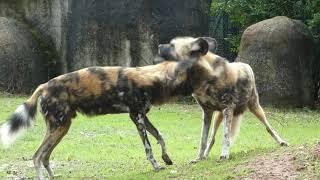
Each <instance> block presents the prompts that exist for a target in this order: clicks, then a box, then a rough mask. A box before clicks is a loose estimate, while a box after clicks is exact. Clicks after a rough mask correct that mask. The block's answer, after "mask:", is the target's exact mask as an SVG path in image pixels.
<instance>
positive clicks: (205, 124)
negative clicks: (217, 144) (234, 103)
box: [191, 108, 213, 163]
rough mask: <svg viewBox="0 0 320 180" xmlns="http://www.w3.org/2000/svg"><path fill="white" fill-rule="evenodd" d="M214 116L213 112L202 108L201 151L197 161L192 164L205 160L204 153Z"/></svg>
mask: <svg viewBox="0 0 320 180" xmlns="http://www.w3.org/2000/svg"><path fill="white" fill-rule="evenodd" d="M212 114H213V111H212V110H209V109H204V108H202V130H201V142H200V149H199V153H198V157H197V158H196V159H195V160H192V161H191V163H196V162H198V161H200V160H203V159H205V157H204V152H205V149H206V147H207V141H208V133H209V130H210V126H211V119H212Z"/></svg>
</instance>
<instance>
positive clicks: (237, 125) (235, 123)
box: [230, 114, 242, 145]
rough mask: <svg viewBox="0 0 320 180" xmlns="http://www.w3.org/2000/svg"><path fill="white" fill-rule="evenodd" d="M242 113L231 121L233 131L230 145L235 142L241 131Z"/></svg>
mask: <svg viewBox="0 0 320 180" xmlns="http://www.w3.org/2000/svg"><path fill="white" fill-rule="evenodd" d="M241 119H242V114H240V115H238V116H234V117H233V119H232V122H231V132H230V145H232V144H233V143H234V141H235V140H236V138H237V136H238V134H239V132H240V124H241Z"/></svg>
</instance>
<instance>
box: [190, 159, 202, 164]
mask: <svg viewBox="0 0 320 180" xmlns="http://www.w3.org/2000/svg"><path fill="white" fill-rule="evenodd" d="M199 161H200V159H198V158H197V159H194V160H191V161H190V164H196V163H198V162H199Z"/></svg>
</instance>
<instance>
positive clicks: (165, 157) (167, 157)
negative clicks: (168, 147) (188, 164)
mask: <svg viewBox="0 0 320 180" xmlns="http://www.w3.org/2000/svg"><path fill="white" fill-rule="evenodd" d="M162 159H163V161H164V162H165V163H166V165H172V164H173V163H172V161H171V159H170V158H169V156H168V155H167V154H164V155H162Z"/></svg>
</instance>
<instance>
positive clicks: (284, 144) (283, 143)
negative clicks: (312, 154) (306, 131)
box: [280, 141, 289, 147]
mask: <svg viewBox="0 0 320 180" xmlns="http://www.w3.org/2000/svg"><path fill="white" fill-rule="evenodd" d="M280 146H285V147H287V146H289V144H288V143H287V142H285V141H282V142H280Z"/></svg>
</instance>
